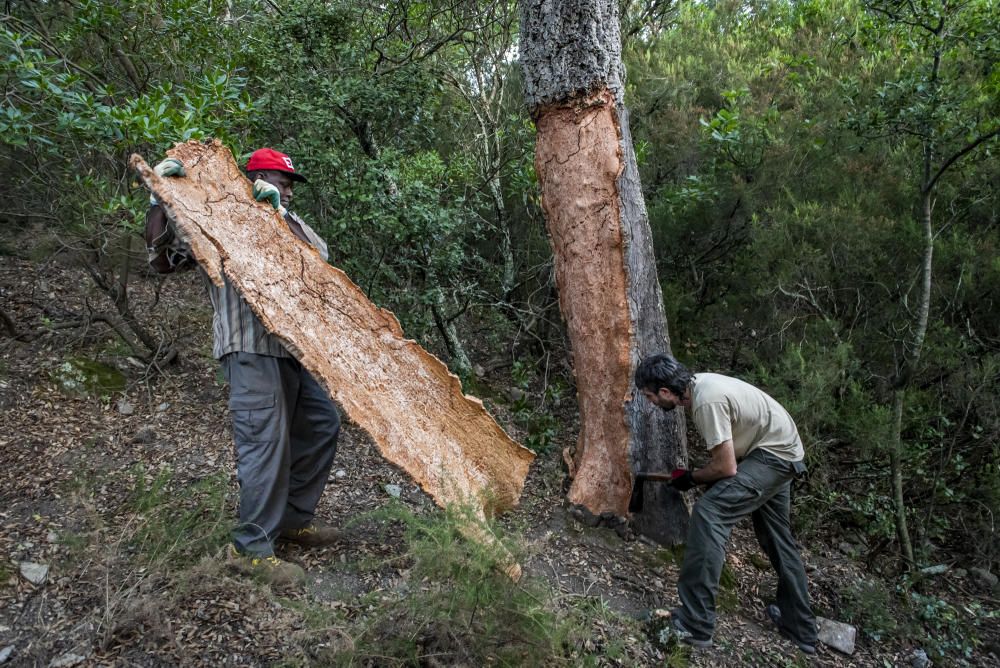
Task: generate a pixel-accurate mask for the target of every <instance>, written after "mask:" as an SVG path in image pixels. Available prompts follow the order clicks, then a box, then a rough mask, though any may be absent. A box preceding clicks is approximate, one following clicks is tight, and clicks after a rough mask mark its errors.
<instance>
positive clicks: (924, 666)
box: [910, 649, 931, 668]
mask: <svg viewBox="0 0 1000 668" xmlns="http://www.w3.org/2000/svg"><path fill="white" fill-rule="evenodd" d="M910 665H911V666H913V668H930V665H931V660H930V659H929V658H928V657H927V652H925V651H924V650H922V649H915V650H913V658H912V659H910Z"/></svg>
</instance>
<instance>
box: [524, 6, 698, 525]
mask: <svg viewBox="0 0 1000 668" xmlns="http://www.w3.org/2000/svg"><path fill="white" fill-rule="evenodd" d="M521 62H522V66H523V68H524V79H525V95H526V98H527V103H528V107H529V109H530V110H531V114H532V117H533V118H534V120H535V125H536V128H537V132H538V136H537V140H536V149H535V170H536V172H537V174H538V179H539V184H540V186H541V191H542V208H543V210H544V212H545V219H546V226H547V229H548V232H549V236H550V238H551V240H552V246H553V253H554V256H555V268H556V282H557V285H558V287H559V303H560V307H561V309H562V313H563V317H564V318H565V320H566V325H567V329H568V331H569V338H570V343H571V346H572V351H573V360H574V372H575V375H576V384H577V393H578V398H579V405H580V436H579V441H578V445H577V450H576V454H575V459H574V464H575V477H574V479H573V483H572V485H571V487H570V490H569V495H568V496H569V500H570V502H571V503H572V504H574V506H575V507H576V508H577V509H578V510H579V511H580V514H581V516H583V517H584V518H587V519H591V520H593V521H594V522H595V523H596V522H599V521H602V520H603V521H605V522H607V523H609V524H610V523H613V522H614V521H615V520H616V519H617V518H620V517H622V516H625V515H626V513H627V506H628V498H629V495H630V493H631V490H632V471H633V470H635V469H640V468H641V469H646V470H648V469H667V468H670V467H671V466H674V465H678V464H682V463H684V461H685V459H686V455H687V452H686V443H685V440H684V418H683V414H681V413H680V412H678V411H673V412H670V413H666V412H663V411H661V410H659V409H655V408H654V407H652V406H651V405H650V404H649V403H648V402H646V401H645V400H643V399H641V398H639V396H638V395H637V394H636V393H635V392H634V391H633V386H632V375H633V372H634V369H635V367H636V365H637V364H638V362H639V360H640V359H641V358H642V357H645V356H647V355H650V354H652V353H657V352H665V351H668V350H669V347H670V346H669V338H668V336H667V324H666V317H665V316H664V312H663V303H662V296H661V293H660V285H659V280H658V279H657V276H656V264H655V261H654V258H653V248H652V243H651V233H650V230H649V222H648V218H647V215H646V209H645V205H644V203H643V199H642V192H641V189H640V185H639V176H638V170H637V167H636V164H635V155H634V152H633V148H632V142H631V135H630V133H629V128H628V113H627V111H626V109H625V106H624V104H623V100H622V94H623V67H622V62H621V35H620V31H619V24H618V3H617V2H616V1H615V0H566V1H564V2H559V3H549V2H543V1H542V0H522V3H521ZM647 491H649V492H650V498H648V499H647V500H646V508H647V512H646V513H644V514H642V515H640V516H639V517H638V518H636V520H637V524H638V526H639V528H640V530H641V531H643V532H644V533H646V534H647V535H650V536H651V537H653V538H655V539H657V540H659V541H661V542H664V543H669V544H675V543H679V542H681V541H682V540H683V538H684V536H685V533H686V528H687V517H688V514H687V507H686V506H685V504H684V501H683V499H682V498H681V497H680V496H679V495H678V494H677V493H676V492H674V491H673V490H672V489H671V488H669V487H668V486H650V489H649V490H647Z"/></svg>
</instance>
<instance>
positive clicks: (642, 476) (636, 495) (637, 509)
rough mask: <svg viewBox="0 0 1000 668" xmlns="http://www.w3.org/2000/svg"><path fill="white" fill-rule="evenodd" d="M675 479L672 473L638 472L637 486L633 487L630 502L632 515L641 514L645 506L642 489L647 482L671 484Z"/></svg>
mask: <svg viewBox="0 0 1000 668" xmlns="http://www.w3.org/2000/svg"><path fill="white" fill-rule="evenodd" d="M673 479H674V477H673V476H672V475H671V474H670V473H648V472H646V471H638V472H636V474H635V484H633V485H632V497H631V498H630V499H629V500H628V511H629V512H630V513H641V512H642V505H643V496H642V488H643V487H644V486H645V482H646V481H647V480H651V481H653V482H670V481H671V480H673Z"/></svg>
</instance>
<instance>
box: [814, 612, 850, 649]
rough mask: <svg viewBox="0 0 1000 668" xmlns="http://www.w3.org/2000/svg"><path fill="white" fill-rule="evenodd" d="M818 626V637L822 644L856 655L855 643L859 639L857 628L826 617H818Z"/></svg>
mask: <svg viewBox="0 0 1000 668" xmlns="http://www.w3.org/2000/svg"><path fill="white" fill-rule="evenodd" d="M816 625H817V626H818V627H819V629H818V633H817V636H818V638H819V641H820V642H821V643H823V644H824V645H826V646H828V647H832V648H833V649H835V650H837V651H838V652H842V653H844V654H847V655H851V654H854V643H855V641H856V640H857V638H858V630H857V629H856V628H854V627H853V626H851V625H850V624H844V623H843V622H835V621H833V620H832V619H826V618H824V617H816Z"/></svg>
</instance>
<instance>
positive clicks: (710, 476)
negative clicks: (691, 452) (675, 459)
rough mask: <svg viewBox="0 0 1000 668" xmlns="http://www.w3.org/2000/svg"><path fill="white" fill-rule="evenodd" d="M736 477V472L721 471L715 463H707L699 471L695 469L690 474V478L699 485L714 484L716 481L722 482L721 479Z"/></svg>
mask: <svg viewBox="0 0 1000 668" xmlns="http://www.w3.org/2000/svg"><path fill="white" fill-rule="evenodd" d="M734 475H736V472H735V471H733V472H730V471H729V470H728V469H725V470H723V469H722V468H720V467H719V466H718V465H717V464H716V463H715V462H709V463H708V464H706V465H705V466H702V467H701V468H700V469H695V470H694V471H692V472H691V477H692V478H694V481H695V482H696V483H698V484H699V485H704V484H706V483H710V482H715V481H716V480H722V479H723V478H731V477H733V476H734Z"/></svg>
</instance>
